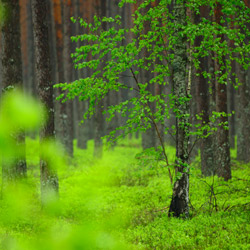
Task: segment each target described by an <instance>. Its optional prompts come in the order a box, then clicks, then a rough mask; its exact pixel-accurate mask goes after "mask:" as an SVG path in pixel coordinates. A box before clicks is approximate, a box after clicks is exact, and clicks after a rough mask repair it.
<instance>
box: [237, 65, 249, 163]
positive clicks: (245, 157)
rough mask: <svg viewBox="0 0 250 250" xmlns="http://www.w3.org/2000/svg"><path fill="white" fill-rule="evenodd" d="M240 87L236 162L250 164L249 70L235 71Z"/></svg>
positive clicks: (240, 69)
mask: <svg viewBox="0 0 250 250" xmlns="http://www.w3.org/2000/svg"><path fill="white" fill-rule="evenodd" d="M237 71H238V72H237V73H238V78H239V81H240V83H242V85H241V86H240V87H239V98H238V100H239V120H238V133H237V160H239V161H242V162H245V163H248V162H250V147H249V146H248V145H250V102H249V100H250V80H249V75H250V74H249V70H248V72H246V71H245V70H243V69H242V68H241V67H239V69H238V70H237Z"/></svg>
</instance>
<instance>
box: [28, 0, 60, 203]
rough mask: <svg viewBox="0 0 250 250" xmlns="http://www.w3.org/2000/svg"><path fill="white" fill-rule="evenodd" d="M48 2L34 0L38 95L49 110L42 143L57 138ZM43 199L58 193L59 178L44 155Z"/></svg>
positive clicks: (42, 131) (42, 168) (41, 172)
mask: <svg viewBox="0 0 250 250" xmlns="http://www.w3.org/2000/svg"><path fill="white" fill-rule="evenodd" d="M47 4H48V3H47V1H44V0H32V18H33V24H34V32H33V33H34V42H35V55H36V78H37V84H38V95H39V98H40V100H41V102H42V103H44V105H45V106H46V108H47V111H48V118H47V123H46V124H45V125H44V127H43V128H42V129H41V132H40V141H41V143H42V142H44V141H45V140H46V139H49V138H52V139H54V137H55V128H54V105H53V86H52V74H51V64H50V48H49V37H48V36H49V31H48V24H47V21H48V14H49V11H48V10H49V9H48V5H47ZM40 175H41V198H42V202H43V203H44V202H46V198H47V194H48V192H53V193H56V194H57V193H58V187H59V184H58V177H57V174H56V172H55V169H54V168H53V166H51V165H50V164H49V162H48V159H45V158H44V157H43V156H42V155H41V156H40Z"/></svg>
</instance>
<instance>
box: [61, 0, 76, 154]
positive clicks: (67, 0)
mask: <svg viewBox="0 0 250 250" xmlns="http://www.w3.org/2000/svg"><path fill="white" fill-rule="evenodd" d="M63 16H64V22H63V35H64V46H63V55H64V57H63V58H64V79H65V80H66V82H72V81H73V68H74V67H73V62H72V59H71V56H70V55H71V52H72V45H71V39H70V37H71V36H72V35H73V34H72V22H71V20H70V18H71V17H72V16H73V4H72V0H63ZM66 114H67V137H68V138H67V141H66V143H67V145H66V148H67V152H68V153H69V155H70V156H73V136H74V135H73V134H74V131H73V102H72V101H70V102H67V103H66Z"/></svg>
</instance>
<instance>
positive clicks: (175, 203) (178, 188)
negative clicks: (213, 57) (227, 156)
mask: <svg viewBox="0 0 250 250" xmlns="http://www.w3.org/2000/svg"><path fill="white" fill-rule="evenodd" d="M174 16H175V22H176V27H179V28H177V29H176V32H175V34H176V44H175V48H174V49H175V50H174V53H175V58H174V61H173V83H174V93H175V96H176V101H175V109H177V110H178V111H177V113H176V130H177V131H176V158H177V160H176V172H177V179H176V181H175V183H174V188H173V195H172V200H171V204H170V209H169V216H175V217H180V216H183V217H188V216H189V167H188V164H187V163H188V157H189V153H188V144H189V113H190V103H189V100H188V98H189V95H190V87H191V77H189V76H190V74H191V72H190V70H191V69H188V58H187V40H186V37H184V36H182V35H181V34H182V29H181V26H183V25H185V22H186V7H185V3H178V4H177V3H176V2H175V5H174ZM187 71H189V76H187V73H186V72H187ZM185 99H186V101H183V100H185Z"/></svg>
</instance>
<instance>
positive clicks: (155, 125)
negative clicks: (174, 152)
mask: <svg viewBox="0 0 250 250" xmlns="http://www.w3.org/2000/svg"><path fill="white" fill-rule="evenodd" d="M130 71H131V73H132V75H133V78H134V79H135V82H136V85H137V87H138V89H139V92H140V89H141V88H140V85H139V81H138V79H137V77H136V75H135V73H134V71H133V69H132V68H130ZM145 105H147V107H148V108H149V109H150V110H151V107H150V106H149V104H148V101H147V102H146V104H145ZM149 118H150V119H151V121H152V122H153V125H154V127H155V130H156V133H157V136H158V138H159V140H160V144H161V147H162V151H163V155H164V157H165V162H166V164H167V166H169V162H168V157H167V154H166V150H165V145H164V142H163V139H162V136H161V134H160V131H159V128H158V126H157V123H156V122H155V119H154V117H153V115H152V114H150V117H149ZM168 170H169V171H168V173H169V178H170V182H171V185H172V184H173V177H172V174H171V171H170V169H168Z"/></svg>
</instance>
